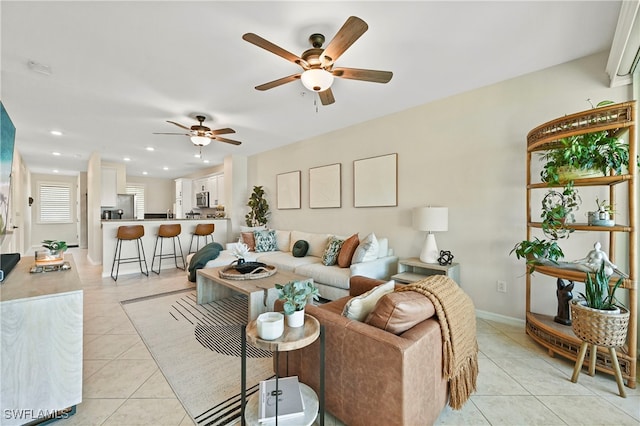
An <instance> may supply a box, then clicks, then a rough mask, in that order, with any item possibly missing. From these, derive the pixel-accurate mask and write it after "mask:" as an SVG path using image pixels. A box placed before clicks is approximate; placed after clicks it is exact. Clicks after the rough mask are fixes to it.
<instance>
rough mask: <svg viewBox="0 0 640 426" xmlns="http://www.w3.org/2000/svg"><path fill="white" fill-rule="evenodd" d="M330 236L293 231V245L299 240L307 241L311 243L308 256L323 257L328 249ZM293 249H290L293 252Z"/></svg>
mask: <svg viewBox="0 0 640 426" xmlns="http://www.w3.org/2000/svg"><path fill="white" fill-rule="evenodd" d="M329 236H330V235H329V234H315V233H312V232H301V231H291V239H290V241H291V245H293V244H294V243H295V242H296V241H298V240H305V241H306V242H308V243H309V251H308V252H307V255H309V256H315V257H322V254H323V253H324V249H325V248H326V247H327V241H328V240H329ZM292 249H293V247H291V248H290V249H289V251H291V250H292Z"/></svg>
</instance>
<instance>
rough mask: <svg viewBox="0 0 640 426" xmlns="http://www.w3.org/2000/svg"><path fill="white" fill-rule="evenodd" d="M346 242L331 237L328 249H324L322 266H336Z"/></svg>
mask: <svg viewBox="0 0 640 426" xmlns="http://www.w3.org/2000/svg"><path fill="white" fill-rule="evenodd" d="M343 243H344V240H342V239H340V238H338V237H331V239H330V240H329V243H328V244H327V248H326V249H324V254H323V255H322V264H323V265H325V266H331V265H335V264H336V263H337V262H338V255H339V254H340V248H341V247H342V244H343Z"/></svg>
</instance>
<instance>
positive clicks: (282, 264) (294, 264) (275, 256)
mask: <svg viewBox="0 0 640 426" xmlns="http://www.w3.org/2000/svg"><path fill="white" fill-rule="evenodd" d="M255 257H256V260H257V261H258V262H262V263H266V264H267V265H273V266H275V267H276V268H278V270H279V271H289V272H294V271H295V272H296V273H297V268H299V267H302V266H304V265H308V264H315V263H317V264H318V265H320V266H322V263H320V259H319V258H317V257H313V256H305V257H293V256H292V255H291V253H289V252H286V253H283V252H281V251H268V252H264V253H255ZM324 267H325V268H326V267H327V266H324ZM299 275H305V274H299ZM307 276H308V277H312V276H311V275H307Z"/></svg>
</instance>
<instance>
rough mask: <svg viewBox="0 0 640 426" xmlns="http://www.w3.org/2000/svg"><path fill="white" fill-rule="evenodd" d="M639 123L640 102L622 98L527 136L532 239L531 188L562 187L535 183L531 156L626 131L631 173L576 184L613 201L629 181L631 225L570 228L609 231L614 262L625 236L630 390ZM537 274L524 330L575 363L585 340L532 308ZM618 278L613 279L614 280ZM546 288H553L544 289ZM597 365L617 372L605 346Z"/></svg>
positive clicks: (624, 359)
mask: <svg viewBox="0 0 640 426" xmlns="http://www.w3.org/2000/svg"><path fill="white" fill-rule="evenodd" d="M635 125H636V102H635V101H632V102H624V103H619V104H614V105H607V106H605V107H601V108H596V109H591V110H587V111H583V112H580V113H576V114H572V115H568V116H565V117H562V118H558V119H556V120H552V121H549V122H547V123H545V124H542V125H541V126H538V127H536V128H535V129H533V130H532V131H531V132H529V134H528V135H527V239H529V240H531V238H532V235H531V234H532V230H533V229H536V228H540V227H541V223H540V222H535V221H533V220H532V219H531V218H532V214H531V211H532V205H531V204H532V203H531V197H532V192H533V191H536V190H546V189H548V188H549V187H553V186H556V187H560V186H563V185H562V184H559V185H552V186H550V185H548V184H547V183H545V182H539V181H537V182H532V177H531V159H532V154H533V153H535V152H539V151H546V150H549V149H553V148H558V147H559V145H560V140H561V139H562V138H565V137H569V136H575V135H581V134H585V133H591V132H597V131H602V130H607V131H609V132H614V133H615V134H616V135H617V136H620V135H622V134H624V133H625V132H628V140H629V158H630V161H629V169H630V170H629V172H628V173H627V174H624V175H619V176H605V177H595V178H594V177H590V178H583V179H576V180H575V181H574V186H576V187H580V186H583V187H584V186H608V187H609V200H610V202H611V203H612V204H613V203H615V202H616V201H615V196H616V194H615V191H614V189H615V188H616V187H617V185H626V186H627V191H626V194H627V195H626V196H627V200H628V209H629V211H628V213H629V223H628V224H617V223H616V224H615V226H612V227H604V226H590V225H587V224H572V225H570V227H571V228H573V229H575V230H580V231H588V232H606V233H608V234H609V257H610V259H611V261H612V262H614V263H616V260H615V257H616V256H615V252H614V247H615V243H616V238H627V241H628V245H627V248H628V250H627V253H625V256H628V268H629V270H628V271H627V273H628V275H629V278H628V279H625V281H624V285H623V286H622V287H621V289H622V288H624V290H626V291H628V295H629V297H628V300H629V303H628V309H629V312H630V318H629V330H628V333H627V342H626V345H625V346H623V347H621V348H619V349H618V350H617V357H618V361H619V363H620V368H621V370H622V376H623V378H624V379H625V380H626V381H627V383H626V384H627V386H628V387H630V388H635V387H636V368H637V359H638V358H637V357H638V336H637V326H638V306H637V305H638V299H637V289H638V281H637V276H638V274H637V269H638V259H637V256H638V253H637V244H638V239H637V238H638V236H637V227H636V223H635V222H636V211H637V210H636V209H637V196H636V194H637V190H638V188H637V175H638V170H637V167H636V166H635V164H636V156H637V154H638V142H637V140H636V137H635ZM536 274H543V275H547V276H552V277H556V278H563V279H566V280H573V281H577V282H584V280H585V276H586V275H585V273H584V272H580V271H576V270H568V269H562V268H557V267H553V266H536ZM535 279H536V277H535V275H530V274H527V275H526V286H527V287H526V330H527V334H528V335H529V336H531V337H532V338H533V339H534V340H535V341H536V342H538V343H539V344H541V345H542V346H544V347H545V348H547V349H548V351H549V354H550V355H551V356H553V355H554V354H558V355H561V356H563V357H566V358H569V359H571V360H573V361H575V360H576V358H577V354H578V351H579V349H580V344H581V343H582V341H581V340H580V339H578V338H577V337H576V336H575V335H574V334H573V332H572V330H571V327H567V326H563V325H560V324H558V323H556V322H554V321H553V317H551V316H548V315H542V314H539V313H535V312H532V311H531V294H532V291H540V290H541V286H536V285H535V283H534V281H535ZM614 281H615V278H612V280H611V283H612V284H613V282H614ZM543 290H544V291H550V290H551V289H549V288H544V289H543ZM624 290H618V291H624ZM596 359H597V363H596V369H597V370H599V371H602V372H605V373H608V374H611V375H613V374H614V371H613V368H612V365H611V359H610V357H609V354H608V352H607V351H605V349H604V348H599V350H598V353H597V358H596Z"/></svg>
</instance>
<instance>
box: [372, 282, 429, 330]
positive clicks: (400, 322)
mask: <svg viewBox="0 0 640 426" xmlns="http://www.w3.org/2000/svg"><path fill="white" fill-rule="evenodd" d="M435 313H436V309H435V308H434V306H433V303H431V300H429V299H428V298H426V297H424V296H423V295H422V294H420V293H416V292H415V291H399V292H398V291H397V292H393V293H389V294H386V295H384V296H383V297H381V298H380V300H378V303H377V304H376V306H375V308H373V310H372V311H371V313H369V315H368V316H367V319H366V321H365V322H366V323H367V324H369V325H372V326H374V327H377V328H380V329H382V330H385V331H388V332H389V333H393V334H396V335H400V334H402V333H404V332H405V331H407V330H409V329H410V328H411V327H413V326H414V325H416V324H418V323H421V322H422V321H424V320H426V319H427V318H431V317H432V316H434V315H435Z"/></svg>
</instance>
